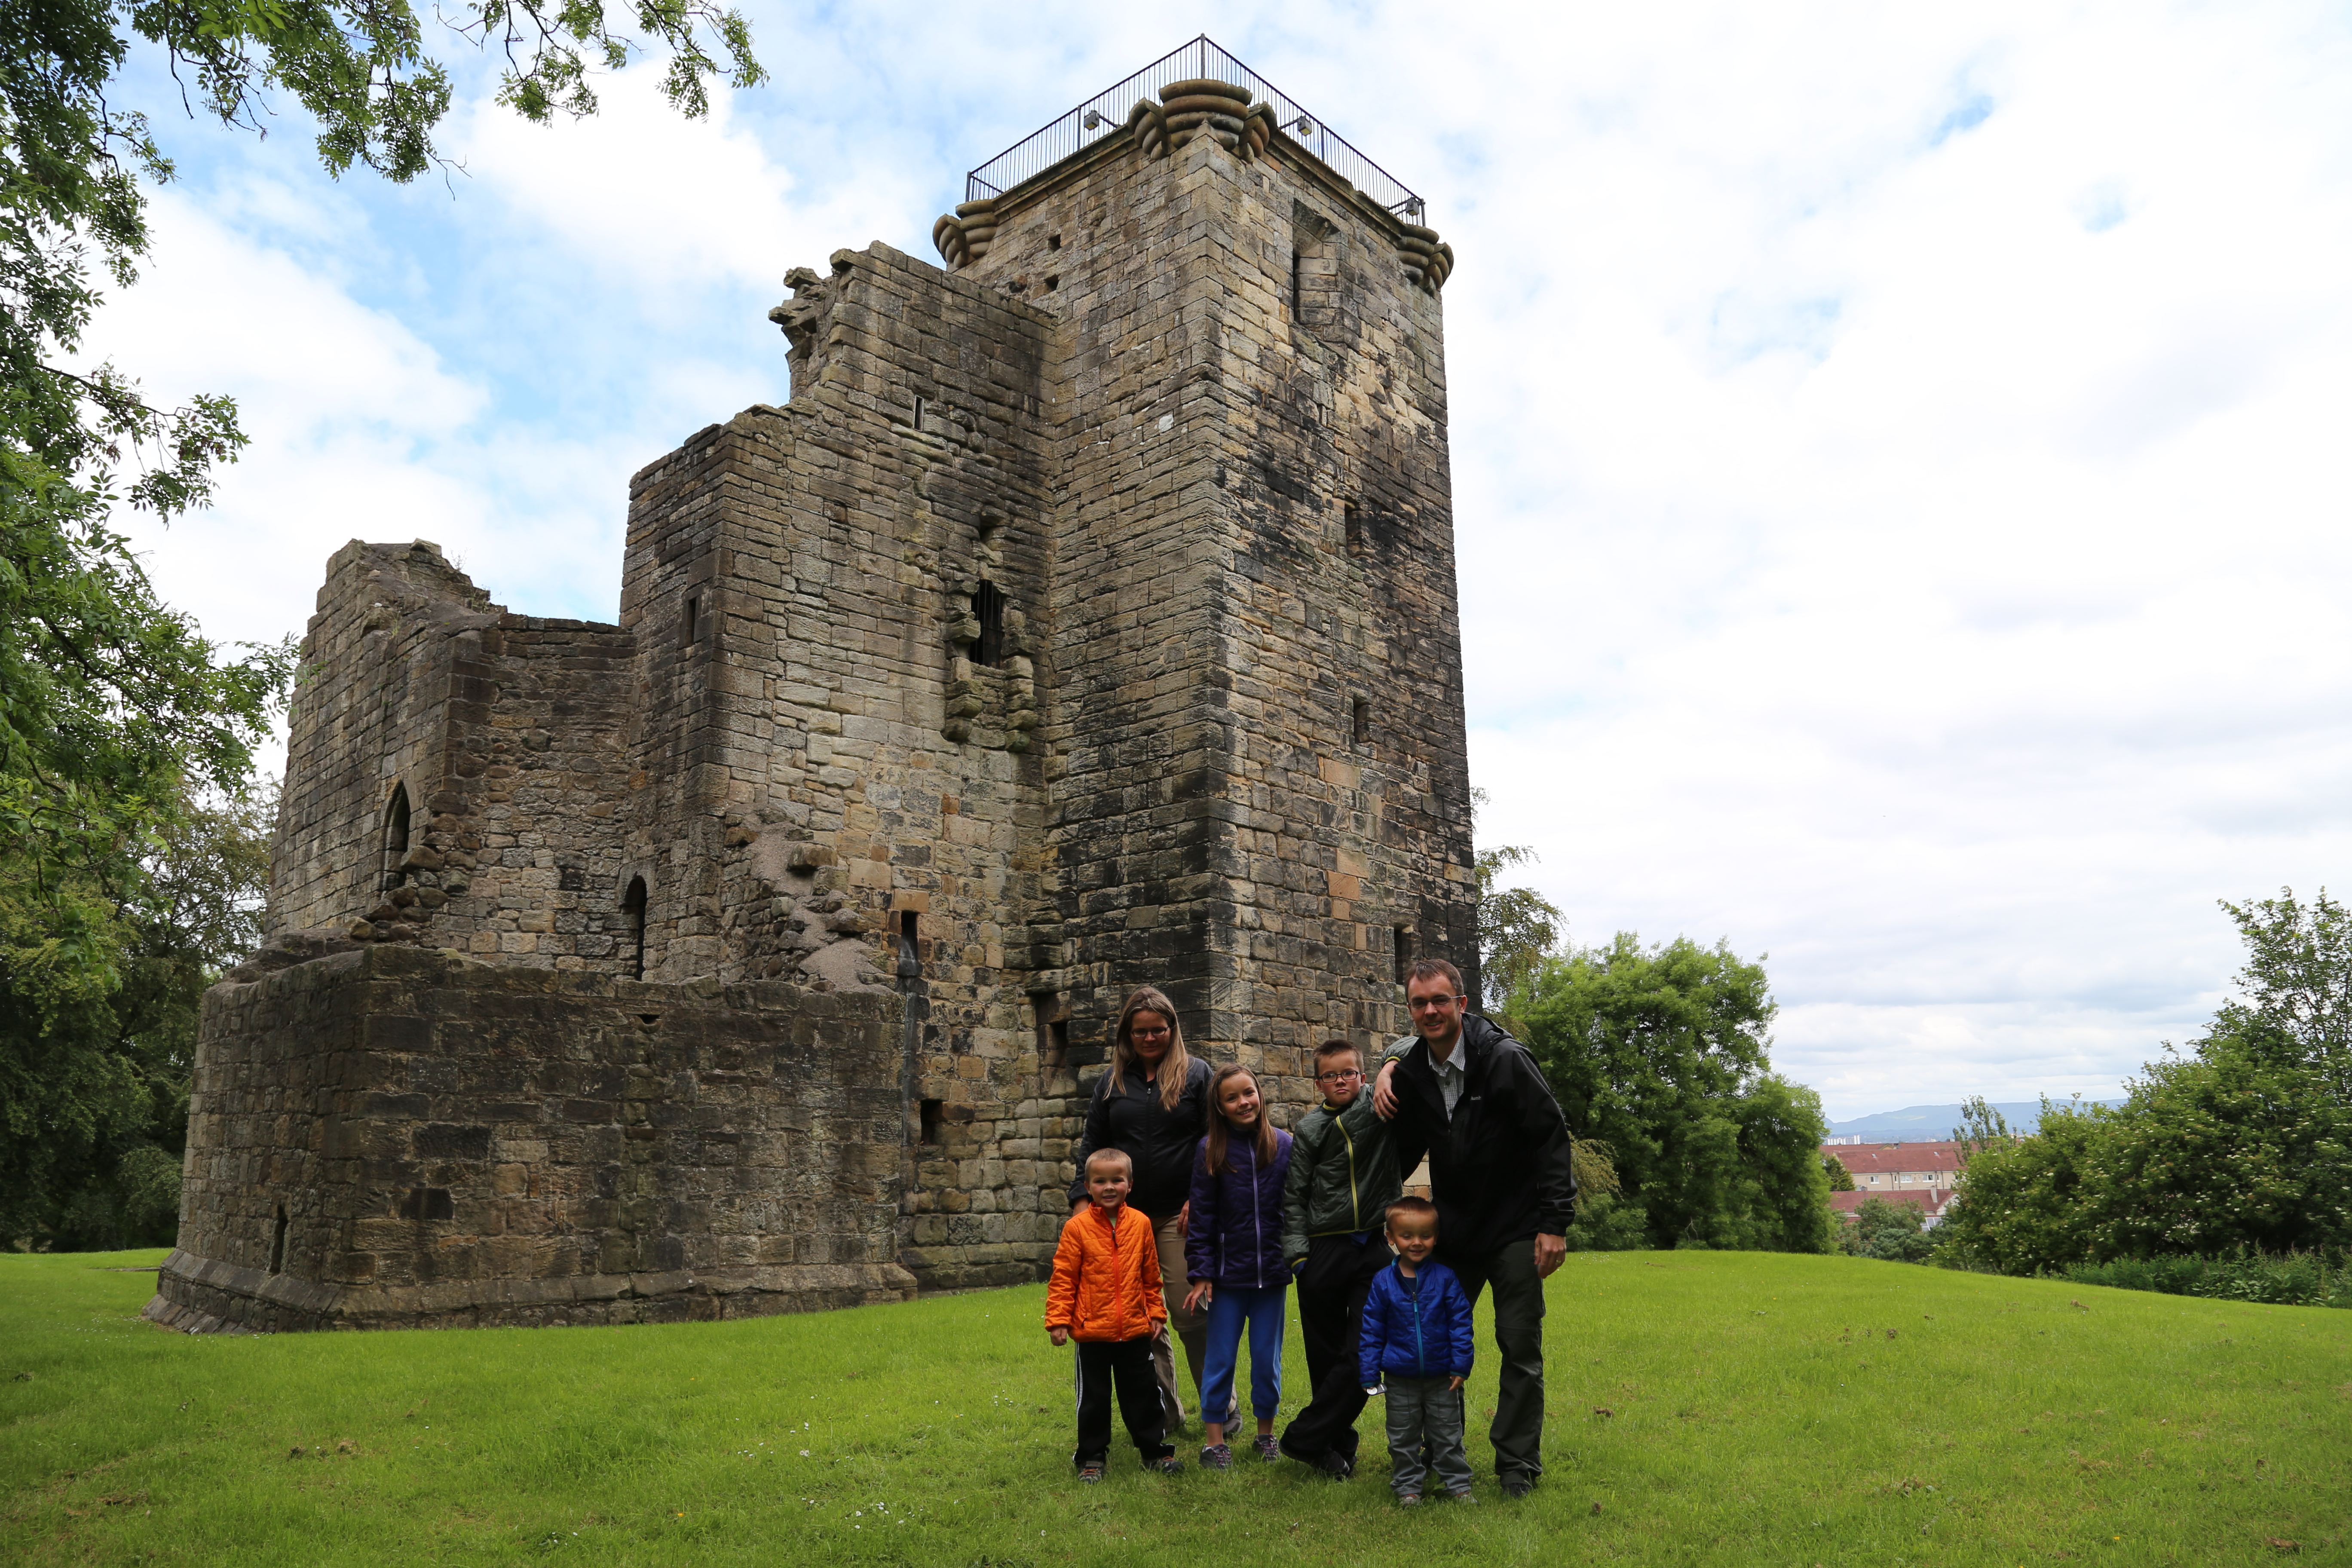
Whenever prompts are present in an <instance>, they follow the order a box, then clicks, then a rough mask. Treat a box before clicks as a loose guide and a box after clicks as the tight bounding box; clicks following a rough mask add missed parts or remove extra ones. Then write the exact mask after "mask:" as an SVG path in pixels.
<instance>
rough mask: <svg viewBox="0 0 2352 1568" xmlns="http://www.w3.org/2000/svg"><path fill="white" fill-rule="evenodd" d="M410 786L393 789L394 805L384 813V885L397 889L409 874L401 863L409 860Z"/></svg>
mask: <svg viewBox="0 0 2352 1568" xmlns="http://www.w3.org/2000/svg"><path fill="white" fill-rule="evenodd" d="M408 829H409V810H408V786H407V785H406V784H394V785H393V787H392V804H391V805H387V806H386V807H384V812H383V885H384V886H385V887H386V888H387V889H389V888H397V887H398V886H400V884H401V883H402V882H404V881H405V880H407V878H408V873H407V872H405V871H404V870H402V869H401V864H400V863H401V862H402V861H403V860H405V859H407V858H408Z"/></svg>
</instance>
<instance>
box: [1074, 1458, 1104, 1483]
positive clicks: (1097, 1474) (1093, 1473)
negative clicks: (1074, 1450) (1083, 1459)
mask: <svg viewBox="0 0 2352 1568" xmlns="http://www.w3.org/2000/svg"><path fill="white" fill-rule="evenodd" d="M1102 1476H1103V1468H1102V1461H1100V1460H1099V1459H1097V1461H1095V1462H1094V1463H1093V1464H1091V1465H1080V1466H1079V1467H1078V1479H1080V1480H1082V1481H1098V1480H1100V1479H1102Z"/></svg>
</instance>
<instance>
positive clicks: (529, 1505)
mask: <svg viewBox="0 0 2352 1568" xmlns="http://www.w3.org/2000/svg"><path fill="white" fill-rule="evenodd" d="M158 1256H159V1255H156V1254H152V1253H142V1254H122V1255H110V1256H95V1255H89V1256H74V1257H26V1256H23V1255H9V1256H5V1257H0V1494H5V1503H0V1508H5V1515H4V1516H0V1558H5V1560H6V1561H8V1562H12V1563H15V1562H26V1563H237V1564H240V1565H243V1564H265V1563H285V1564H299V1565H302V1568H311V1565H314V1564H329V1563H566V1562H571V1563H583V1564H584V1563H599V1564H603V1563H692V1564H723V1563H760V1564H768V1563H814V1562H823V1563H835V1562H841V1563H912V1564H931V1563H944V1564H951V1565H958V1568H961V1565H967V1564H987V1565H989V1568H1010V1565H1016V1564H1029V1563H1034V1564H1040V1565H1042V1564H1047V1563H1071V1562H1076V1563H1122V1562H1131V1563H1200V1564H1204V1565H1206V1564H1216V1565H1217V1568H1226V1565H1230V1564H1248V1563H1276V1562H1281V1563H1314V1564H1333V1565H1343V1568H1364V1565H1368V1564H1374V1563H1421V1562H1424V1561H1429V1562H1450V1561H1455V1560H1460V1561H1465V1562H1468V1561H1476V1562H1481V1563H1489V1562H1492V1563H1520V1562H1526V1563H1585V1562H1607V1561H1620V1560H1622V1561H1631V1562H1638V1563H1661V1562H1681V1561H1689V1562H1705V1563H1788V1564H1796V1565H1799V1568H1803V1565H1806V1564H1811V1563H1822V1564H1837V1563H1998V1564H2003V1565H2009V1564H2024V1563H2047V1562H2050V1561H2053V1560H2066V1561H2072V1562H2077V1563H2251V1562H2268V1561H2275V1560H2278V1559H2279V1558H2281V1557H2283V1556H2284V1555H2286V1552H2285V1550H2284V1548H2281V1547H2276V1546H2273V1545H2272V1544H2270V1542H2272V1541H2273V1540H2277V1541H2291V1542H2295V1543H2296V1544H2297V1548H2298V1550H2297V1551H2296V1552H2295V1553H2294V1556H2295V1560H2296V1561H2300V1562H2315V1561H2317V1562H2347V1561H2352V1546H2347V1536H2352V1311H2343V1310H2326V1309H2321V1308H2305V1307H2262V1306H2249V1305H2242V1304H2238V1303H2231V1302H2220V1301H2205V1300H2193V1299H2189V1298H2183V1297H2173V1296H2157V1295H2144V1294H2136V1293H2128V1292H2124V1291H2117V1290H2103V1289H2095V1288H2089V1287H2084V1286H2077V1285H2066V1284H2062V1283H2050V1282H2043V1281H2030V1280H2013V1279H1990V1278H1985V1277H1982V1276H1976V1275H1965V1274H1951V1273H1945V1272H1941V1271H1938V1270H1933V1269H1927V1268H1911V1267H1906V1266H1904V1265H1900V1264H1885V1263H1872V1262H1866V1261H1862V1260H1856V1259H1850V1258H1789V1257H1778V1256H1766V1255H1755V1254H1747V1255H1741V1254H1727V1253H1717V1254H1710V1253H1617V1254H1596V1253H1583V1254H1576V1255H1572V1256H1570V1258H1569V1259H1568V1263H1567V1266H1566V1267H1565V1268H1563V1269H1561V1271H1560V1272H1559V1275H1558V1276H1556V1277H1555V1278H1554V1279H1553V1280H1552V1281H1551V1287H1550V1290H1551V1294H1550V1317H1549V1322H1548V1324H1547V1328H1548V1334H1547V1339H1546V1343H1547V1347H1548V1349H1549V1365H1550V1402H1551V1412H1550V1420H1549V1432H1548V1434H1547V1436H1546V1439H1545V1460H1546V1463H1547V1465H1548V1467H1549V1470H1548V1473H1547V1474H1546V1476H1545V1478H1544V1480H1543V1482H1542V1484H1541V1485H1540V1486H1539V1487H1538V1489H1537V1491H1536V1494H1535V1496H1534V1497H1533V1498H1532V1499H1530V1500H1528V1501H1526V1502H1524V1503H1511V1502H1507V1501H1506V1500H1504V1499H1503V1498H1502V1497H1501V1495H1500V1493H1499V1492H1498V1491H1497V1490H1496V1489H1495V1487H1494V1486H1493V1484H1492V1474H1491V1469H1490V1468H1489V1466H1490V1460H1489V1456H1488V1453H1487V1449H1486V1443H1485V1441H1484V1437H1483V1428H1484V1425H1485V1414H1486V1409H1487V1408H1488V1407H1489V1406H1490V1405H1491V1404H1492V1390H1493V1386H1494V1384H1493V1379H1492V1373H1491V1370H1490V1368H1488V1367H1487V1366H1486V1365H1485V1364H1483V1358H1485V1357H1486V1354H1487V1352H1488V1350H1489V1348H1490V1347H1489V1344H1488V1343H1487V1342H1484V1341H1482V1343H1481V1345H1480V1353H1481V1356H1482V1365H1481V1368H1480V1371H1479V1373H1478V1375H1477V1376H1475V1377H1474V1378H1473V1379H1472V1381H1471V1385H1470V1390H1471V1395H1472V1405H1473V1428H1474V1430H1473V1435H1472V1441H1471V1459H1472V1462H1473V1464H1474V1465H1475V1466H1476V1467H1477V1468H1478V1470H1479V1502H1478V1504H1477V1505H1476V1506H1475V1507H1460V1506H1454V1505H1447V1504H1432V1505H1430V1506H1427V1507H1424V1508H1423V1509H1422V1510H1420V1511H1419V1512H1418V1513H1417V1514H1400V1513H1399V1512H1398V1511H1397V1510H1395V1509H1394V1508H1393V1507H1392V1506H1391V1501H1390V1498H1389V1491H1388V1486H1387V1469H1386V1460H1385V1458H1384V1457H1382V1458H1370V1456H1375V1455H1381V1456H1384V1452H1385V1451H1384V1447H1383V1445H1382V1443H1381V1439H1380V1436H1379V1434H1378V1428H1377V1427H1376V1426H1371V1425H1370V1423H1371V1422H1376V1421H1377V1420H1378V1418H1379V1406H1378V1405H1377V1404H1375V1405H1373V1406H1372V1407H1371V1408H1370V1409H1369V1410H1368V1411H1367V1413H1366V1415H1367V1423H1368V1424H1367V1426H1366V1433H1367V1437H1366V1444H1365V1453H1366V1455H1367V1457H1368V1461H1369V1462H1367V1464H1366V1465H1365V1467H1364V1469H1363V1470H1362V1472H1361V1473H1360V1475H1359V1476H1358V1478H1357V1479H1355V1480H1353V1481H1351V1482H1349V1483H1346V1484H1344V1485H1334V1484H1332V1483H1330V1482H1328V1481H1323V1480H1320V1479H1314V1478H1312V1477H1309V1476H1308V1475H1307V1474H1306V1473H1305V1472H1304V1471H1302V1470H1301V1469H1299V1468H1297V1467H1296V1466H1292V1465H1288V1464H1281V1465H1271V1466H1269V1465H1264V1464H1261V1463H1258V1462H1257V1461H1255V1459H1245V1460H1237V1461H1236V1466H1235V1468H1234V1470H1233V1471H1232V1472H1231V1473H1229V1474H1225V1475H1216V1474H1207V1473H1202V1471H1200V1470H1199V1469H1198V1468H1196V1467H1194V1466H1193V1465H1192V1463H1191V1462H1190V1461H1191V1458H1192V1454H1193V1453H1194V1452H1196V1451H1197V1443H1195V1444H1193V1445H1190V1446H1188V1447H1185V1448H1183V1449H1182V1450H1181V1452H1182V1453H1183V1454H1184V1456H1185V1458H1186V1460H1187V1465H1186V1470H1185V1473H1184V1474H1183V1475H1182V1476H1181V1477H1179V1478H1176V1479H1172V1480H1170V1479H1163V1478H1158V1477H1147V1476H1145V1475H1143V1474H1142V1473H1140V1470H1139V1468H1138V1467H1137V1466H1136V1464H1135V1461H1134V1456H1133V1451H1132V1449H1124V1451H1122V1450H1123V1447H1124V1445H1125V1442H1126V1439H1125V1437H1124V1436H1120V1437H1118V1439H1117V1445H1118V1446H1115V1447H1114V1448H1113V1450H1112V1459H1113V1465H1112V1470H1111V1478H1110V1479H1109V1480H1108V1482H1107V1483H1105V1484H1104V1485H1102V1486H1100V1487H1095V1488H1087V1489H1081V1488H1080V1487H1078V1486H1077V1485H1076V1483H1075V1482H1074V1481H1073V1480H1072V1479H1071V1476H1070V1471H1069V1465H1068V1455H1069V1448H1070V1444H1071V1410H1070V1363H1069V1354H1068V1352H1066V1351H1065V1352H1055V1351H1054V1350H1052V1348H1051V1347H1050V1346H1049V1345H1048V1344H1047V1343H1046V1341H1045V1334H1044V1332H1043V1331H1041V1330H1040V1328H1039V1327H1038V1321H1039V1317H1040V1314H1041V1312H1042V1310H1043V1305H1044V1291H1043V1289H1042V1288H1031V1289H1012V1290H1001V1291H991V1292H984V1293H981V1294H975V1295H969V1296H959V1297H950V1298H943V1299H940V1300H926V1301H920V1302H916V1303H913V1304H910V1305H906V1306H895V1307H877V1308H867V1309H864V1310H857V1311H850V1312H839V1313H834V1314H831V1315H826V1316H817V1317H796V1318H765V1319H759V1320H755V1321H748V1322H731V1323H714V1324H691V1325H679V1326H676V1327H662V1328H623V1329H538V1330H530V1329H521V1330H485V1331H472V1332H462V1331H450V1332H438V1333H376V1334H337V1335H327V1334H295V1335H284V1336H278V1337H272V1338H258V1339H229V1338H189V1337H186V1336H184V1335H179V1334H173V1333H167V1332H165V1331H162V1330H158V1329H156V1328H154V1327H152V1326H151V1325H149V1324H146V1323H144V1322H142V1321H140V1320H139V1319H138V1317H137V1313H138V1310H139V1309H140V1307H141V1306H142V1304H143V1303H144V1302H145V1301H146V1300H147V1297H148V1295H149V1293H150V1290H151V1289H152V1279H151V1277H150V1276H148V1275H146V1274H143V1273H140V1272H136V1271H133V1269H132V1268H131V1266H134V1265H139V1264H145V1265H148V1266H150V1267H152V1265H153V1264H154V1263H155V1262H156V1261H157V1260H158ZM1488 1326H1489V1325H1488V1323H1487V1322H1486V1319H1485V1317H1484V1316H1483V1314H1482V1316H1481V1319H1480V1324H1479V1327H1480V1331H1481V1334H1482V1335H1484V1334H1485V1333H1486V1331H1487V1328H1488ZM1291 1356H1292V1360H1291V1365H1290V1367H1289V1368H1288V1384H1289V1386H1290V1387H1291V1388H1292V1389H1294V1390H1295V1389H1297V1387H1299V1385H1300V1384H1301V1383H1302V1382H1303V1381H1304V1373H1303V1372H1302V1370H1301V1368H1300V1366H1299V1363H1298V1360H1297V1336H1296V1335H1295V1334H1294V1335H1293V1336H1292V1351H1291ZM24 1373H29V1374H30V1375H29V1377H26V1376H23V1375H20V1374H24ZM1603 1410H1605V1411H1607V1412H1609V1414H1605V1415H1604V1414H1601V1412H1602V1411H1603ZM298 1451H299V1457H296V1456H297V1452H298Z"/></svg>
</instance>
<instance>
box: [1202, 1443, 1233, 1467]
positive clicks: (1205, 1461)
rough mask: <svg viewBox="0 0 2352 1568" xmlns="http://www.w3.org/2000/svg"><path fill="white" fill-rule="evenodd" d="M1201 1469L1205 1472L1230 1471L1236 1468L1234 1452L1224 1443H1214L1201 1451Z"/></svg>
mask: <svg viewBox="0 0 2352 1568" xmlns="http://www.w3.org/2000/svg"><path fill="white" fill-rule="evenodd" d="M1201 1468H1202V1469H1204V1470H1230V1469H1232V1468H1234V1451H1233V1449H1232V1447H1229V1446H1228V1445H1226V1444H1223V1443H1212V1444H1210V1445H1209V1446H1208V1447H1205V1448H1202V1450H1201Z"/></svg>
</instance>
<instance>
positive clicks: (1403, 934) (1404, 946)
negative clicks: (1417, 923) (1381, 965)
mask: <svg viewBox="0 0 2352 1568" xmlns="http://www.w3.org/2000/svg"><path fill="white" fill-rule="evenodd" d="M1411 972H1412V927H1411V926H1399V927H1397V928H1396V983H1397V984H1400V985H1402V984H1404V983H1405V976H1406V975H1407V974H1408V973H1411Z"/></svg>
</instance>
